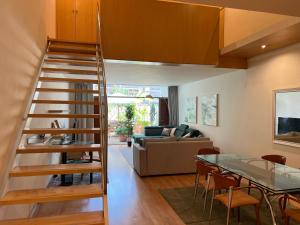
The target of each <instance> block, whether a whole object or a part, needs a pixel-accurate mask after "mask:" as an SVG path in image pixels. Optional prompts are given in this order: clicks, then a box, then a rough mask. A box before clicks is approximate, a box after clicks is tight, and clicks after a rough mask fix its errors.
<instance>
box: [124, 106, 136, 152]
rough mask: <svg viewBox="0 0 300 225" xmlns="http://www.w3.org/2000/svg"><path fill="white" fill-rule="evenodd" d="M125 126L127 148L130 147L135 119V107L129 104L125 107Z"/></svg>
mask: <svg viewBox="0 0 300 225" xmlns="http://www.w3.org/2000/svg"><path fill="white" fill-rule="evenodd" d="M125 117H126V120H125V126H126V129H127V145H128V147H131V145H132V141H131V137H132V134H133V126H134V119H135V105H133V104H129V105H127V106H126V109H125Z"/></svg>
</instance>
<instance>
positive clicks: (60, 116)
mask: <svg viewBox="0 0 300 225" xmlns="http://www.w3.org/2000/svg"><path fill="white" fill-rule="evenodd" d="M28 117H30V118H94V119H96V118H99V117H100V115H99V114H64V113H61V114H60V113H59V114H56V113H45V114H39V113H35V114H28Z"/></svg>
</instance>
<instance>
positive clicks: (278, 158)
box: [261, 155, 286, 165]
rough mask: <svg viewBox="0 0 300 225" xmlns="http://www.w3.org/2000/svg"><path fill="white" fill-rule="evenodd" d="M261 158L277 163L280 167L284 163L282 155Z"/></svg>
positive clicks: (284, 159) (284, 158)
mask: <svg viewBox="0 0 300 225" xmlns="http://www.w3.org/2000/svg"><path fill="white" fill-rule="evenodd" d="M261 158H262V159H264V160H267V161H269V162H273V163H278V164H282V165H285V163H286V157H285V156H282V155H264V156H262V157H261Z"/></svg>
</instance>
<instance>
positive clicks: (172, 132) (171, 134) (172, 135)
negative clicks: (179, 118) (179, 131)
mask: <svg viewBox="0 0 300 225" xmlns="http://www.w3.org/2000/svg"><path fill="white" fill-rule="evenodd" d="M175 131H176V127H174V128H172V129H171V133H170V136H171V137H175Z"/></svg>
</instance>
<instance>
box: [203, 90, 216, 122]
mask: <svg viewBox="0 0 300 225" xmlns="http://www.w3.org/2000/svg"><path fill="white" fill-rule="evenodd" d="M218 102H219V95H218V94H213V95H207V96H203V97H201V123H202V124H203V125H208V126H218V108H219V107H218Z"/></svg>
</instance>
